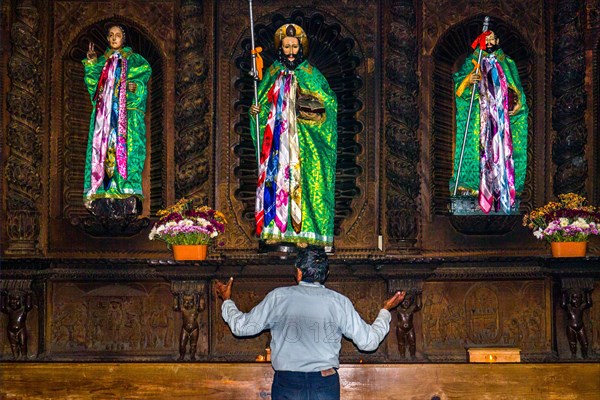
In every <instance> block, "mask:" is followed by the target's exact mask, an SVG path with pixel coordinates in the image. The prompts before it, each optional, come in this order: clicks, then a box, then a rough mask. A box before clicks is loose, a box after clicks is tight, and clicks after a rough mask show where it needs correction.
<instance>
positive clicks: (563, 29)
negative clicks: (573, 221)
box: [552, 0, 588, 196]
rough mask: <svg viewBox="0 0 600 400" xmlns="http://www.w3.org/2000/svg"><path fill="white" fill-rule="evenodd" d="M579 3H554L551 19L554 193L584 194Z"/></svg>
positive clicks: (575, 0)
mask: <svg viewBox="0 0 600 400" xmlns="http://www.w3.org/2000/svg"><path fill="white" fill-rule="evenodd" d="M583 3H584V2H582V1H579V0H565V1H559V2H557V3H556V10H555V13H556V14H555V21H554V51H553V54H554V60H553V61H554V73H553V75H552V94H553V96H554V99H555V101H554V106H553V107H552V127H553V128H554V130H555V131H556V137H555V138H554V143H553V144H552V160H553V161H554V164H555V165H556V172H555V174H554V195H555V196H556V195H559V194H561V193H569V192H575V193H579V194H585V193H586V188H585V183H586V180H587V177H588V165H587V164H588V160H587V158H586V155H585V147H586V146H585V145H586V143H587V133H586V127H585V110H586V106H587V101H586V92H585V82H584V80H585V54H584V43H583V26H582V25H583V23H582V14H583Z"/></svg>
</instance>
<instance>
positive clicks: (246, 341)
mask: <svg viewBox="0 0 600 400" xmlns="http://www.w3.org/2000/svg"><path fill="white" fill-rule="evenodd" d="M279 286H284V285H283V284H282V283H281V282H279V283H277V282H269V283H266V282H263V281H260V282H253V281H245V280H236V281H235V304H236V306H237V308H238V309H239V310H240V311H242V312H249V311H250V310H251V309H252V308H253V307H254V306H256V305H257V304H258V303H260V302H261V301H262V299H264V297H265V296H266V295H267V293H269V292H270V291H271V290H273V289H274V288H276V287H279ZM211 307H212V310H211V316H212V317H211V330H210V331H211V338H210V340H211V349H212V350H211V353H212V354H211V355H212V357H213V358H215V359H217V360H235V361H247V362H250V361H255V360H256V357H257V356H259V355H263V356H265V355H266V352H265V349H266V348H267V347H269V344H270V342H271V334H270V333H269V331H264V332H261V333H260V334H258V335H256V336H253V337H245V338H237V337H235V336H233V334H232V333H231V330H230V329H229V326H228V325H227V324H226V323H225V321H223V318H222V317H221V300H218V299H215V300H214V301H213V302H212V304H211Z"/></svg>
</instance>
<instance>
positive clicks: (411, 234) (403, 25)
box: [384, 0, 421, 251]
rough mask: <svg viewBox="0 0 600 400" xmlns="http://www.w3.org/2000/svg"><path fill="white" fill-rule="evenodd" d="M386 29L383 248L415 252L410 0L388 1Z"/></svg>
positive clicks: (415, 116)
mask: <svg viewBox="0 0 600 400" xmlns="http://www.w3.org/2000/svg"><path fill="white" fill-rule="evenodd" d="M390 11H391V14H390V22H389V31H388V33H387V36H386V37H385V39H384V40H385V41H386V43H387V44H386V46H385V48H386V49H387V54H386V59H385V67H384V76H385V78H386V79H385V82H386V89H385V111H386V112H385V113H384V115H385V116H384V124H385V128H384V129H385V143H386V145H387V154H386V160H385V177H386V182H385V204H386V208H385V210H386V211H385V214H384V215H385V218H384V220H385V221H387V222H386V227H385V230H386V236H385V240H386V243H387V246H386V248H387V249H388V250H391V251H395V250H404V251H407V250H408V251H415V250H416V249H415V246H416V243H417V236H418V234H419V228H418V219H419V207H418V203H417V199H418V198H419V195H420V174H419V173H417V171H418V170H419V168H418V167H419V158H420V157H419V153H420V151H421V150H420V149H421V147H420V144H419V140H418V137H417V129H418V126H419V112H418V108H417V98H418V95H419V82H418V79H417V72H416V71H417V62H418V61H417V57H418V53H417V40H416V37H417V35H416V16H415V9H414V6H413V2H412V1H408V0H398V1H392V2H391V5H390Z"/></svg>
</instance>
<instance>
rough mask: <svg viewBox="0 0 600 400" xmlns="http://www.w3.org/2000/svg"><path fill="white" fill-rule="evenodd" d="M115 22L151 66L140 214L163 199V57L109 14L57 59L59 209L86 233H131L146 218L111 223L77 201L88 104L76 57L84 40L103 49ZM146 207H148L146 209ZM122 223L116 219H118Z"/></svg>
mask: <svg viewBox="0 0 600 400" xmlns="http://www.w3.org/2000/svg"><path fill="white" fill-rule="evenodd" d="M114 22H119V23H122V24H123V25H124V26H125V30H126V35H127V36H126V44H125V45H126V46H131V47H132V49H134V51H135V52H137V53H140V54H141V55H142V56H143V57H144V58H146V60H148V62H149V63H150V65H151V67H152V75H151V77H150V81H149V83H148V88H149V95H148V105H147V111H146V118H145V119H146V149H147V154H146V164H145V165H144V173H143V176H142V178H143V182H144V183H143V189H144V204H143V208H144V209H145V210H144V211H145V212H144V214H145V215H148V214H149V213H150V212H154V211H156V210H157V209H158V208H159V207H160V206H161V204H162V203H163V190H164V189H163V186H164V185H163V170H164V166H165V164H166V163H165V160H164V147H163V146H164V144H163V142H164V121H163V110H162V103H163V101H164V79H163V78H164V72H163V60H162V57H161V55H160V53H159V51H158V49H157V48H156V47H155V46H154V45H153V44H152V42H151V41H150V40H149V39H148V38H147V37H146V35H144V34H143V32H142V31H141V30H140V28H139V27H137V26H135V25H132V24H131V23H130V22H128V21H119V19H111V20H109V21H106V20H105V21H100V22H98V23H95V24H93V25H92V26H89V27H87V28H85V29H84V30H83V32H82V33H81V34H80V35H79V36H78V37H76V38H75V39H74V41H73V42H72V43H71V46H70V48H69V50H68V52H67V53H66V56H65V57H64V59H63V73H64V75H65V80H64V85H65V87H64V103H63V110H62V111H63V113H62V115H63V121H62V125H63V127H64V131H63V137H62V141H61V143H62V144H63V147H62V150H63V152H62V155H61V158H62V162H61V165H62V166H63V171H62V172H63V173H62V178H63V183H64V186H63V199H64V202H63V205H62V208H63V213H64V216H65V218H66V219H68V220H69V221H70V222H71V224H73V225H75V226H79V227H81V228H82V229H83V230H84V231H85V232H86V233H88V234H90V235H92V236H113V235H117V236H131V235H133V234H136V233H138V232H139V231H140V230H142V229H144V228H146V227H147V226H148V224H149V221H148V220H147V219H145V220H142V221H141V222H143V223H140V222H138V221H129V223H127V224H125V226H118V227H116V229H111V225H110V223H111V221H102V220H99V219H97V218H95V217H93V216H92V215H90V214H89V213H88V212H87V210H86V209H85V207H84V206H83V200H82V196H83V171H84V169H85V155H86V148H87V144H88V143H87V141H88V140H87V139H88V135H87V132H88V129H89V126H90V125H89V124H90V115H91V113H92V105H91V102H90V101H89V94H88V91H87V89H86V87H85V84H84V79H83V78H84V71H83V66H82V64H81V60H83V59H85V58H86V54H85V52H86V51H87V44H88V43H90V42H91V43H94V45H95V48H96V49H97V50H96V52H97V53H101V52H103V51H104V50H105V49H106V31H107V26H108V24H110V23H114ZM148 209H149V210H148ZM120 225H122V224H120Z"/></svg>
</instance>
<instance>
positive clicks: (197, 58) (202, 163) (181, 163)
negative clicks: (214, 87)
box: [175, 0, 212, 203]
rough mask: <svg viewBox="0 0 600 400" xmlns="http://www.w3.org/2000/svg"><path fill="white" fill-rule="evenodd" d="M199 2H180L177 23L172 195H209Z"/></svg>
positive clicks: (202, 25)
mask: <svg viewBox="0 0 600 400" xmlns="http://www.w3.org/2000/svg"><path fill="white" fill-rule="evenodd" d="M207 35H208V32H207V28H206V26H205V23H204V11H203V2H202V1H201V0H187V1H184V2H182V4H181V8H180V17H179V21H178V26H177V38H178V40H177V49H176V59H177V65H178V68H177V70H176V74H177V75H176V79H175V95H176V96H177V99H176V104H175V130H176V138H175V164H176V173H175V197H177V198H181V197H185V196H195V197H199V198H201V199H202V200H203V201H204V202H205V203H208V201H209V200H210V199H211V198H212V191H211V190H210V186H211V185H210V184H207V182H209V177H210V176H211V166H210V165H211V155H210V146H209V143H210V137H211V134H212V129H211V120H210V115H211V114H210V110H211V105H210V97H209V95H210V90H209V87H208V85H207V84H206V82H205V81H206V79H207V77H208V74H209V73H210V67H209V65H208V60H210V58H209V55H210V52H207V51H208V47H209V46H207V42H208V41H207V37H208V36H207Z"/></svg>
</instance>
